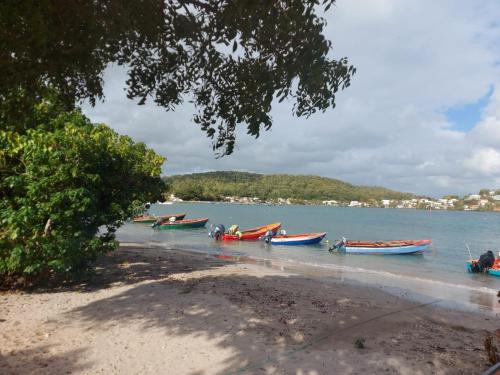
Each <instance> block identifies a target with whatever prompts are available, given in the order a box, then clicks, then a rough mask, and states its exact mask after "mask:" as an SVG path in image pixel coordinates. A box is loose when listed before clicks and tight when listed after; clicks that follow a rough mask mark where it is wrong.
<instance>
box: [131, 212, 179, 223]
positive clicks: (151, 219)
mask: <svg viewBox="0 0 500 375" xmlns="http://www.w3.org/2000/svg"><path fill="white" fill-rule="evenodd" d="M172 217H175V220H182V219H184V218H185V217H186V214H173V215H162V216H153V215H141V216H136V217H134V220H133V222H134V223H138V224H151V223H156V222H157V221H167V220H169V219H170V218H172Z"/></svg>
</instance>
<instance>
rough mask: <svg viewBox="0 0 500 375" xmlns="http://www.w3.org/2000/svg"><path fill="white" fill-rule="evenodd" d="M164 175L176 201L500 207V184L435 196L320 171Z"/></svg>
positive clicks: (168, 194) (169, 197)
mask: <svg viewBox="0 0 500 375" xmlns="http://www.w3.org/2000/svg"><path fill="white" fill-rule="evenodd" d="M163 180H164V182H165V184H166V185H167V190H166V192H165V197H167V200H168V201H172V202H185V201H187V202H218V203H237V204H263V205H324V206H334V207H374V208H408V209H422V210H453V211H483V212H484V211H500V189H496V190H492V189H481V190H480V191H479V192H478V193H477V194H468V195H465V196H462V197H459V196H457V195H446V196H444V197H442V198H440V199H434V198H431V197H424V196H418V195H415V194H412V193H403V192H397V191H394V190H390V189H386V188H383V187H377V186H356V185H352V184H349V183H346V182H343V181H340V180H336V179H331V178H326V177H319V176H300V175H297V176H295V175H286V174H283V175H262V174H257V173H247V172H234V171H219V172H206V173H194V174H186V175H177V176H170V177H164V178H163Z"/></svg>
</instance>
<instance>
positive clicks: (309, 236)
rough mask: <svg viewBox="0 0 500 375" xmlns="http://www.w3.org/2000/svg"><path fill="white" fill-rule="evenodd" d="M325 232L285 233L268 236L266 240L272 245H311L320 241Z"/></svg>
mask: <svg viewBox="0 0 500 375" xmlns="http://www.w3.org/2000/svg"><path fill="white" fill-rule="evenodd" d="M325 236H326V232H322V233H302V234H285V235H278V236H273V237H270V238H269V240H268V241H267V242H269V243H271V244H273V245H311V244H315V243H320V242H321V240H322V239H323V238H325Z"/></svg>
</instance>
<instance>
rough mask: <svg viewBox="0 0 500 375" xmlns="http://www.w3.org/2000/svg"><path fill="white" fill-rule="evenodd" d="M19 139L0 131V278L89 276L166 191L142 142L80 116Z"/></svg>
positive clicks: (45, 105)
mask: <svg viewBox="0 0 500 375" xmlns="http://www.w3.org/2000/svg"><path fill="white" fill-rule="evenodd" d="M52 104H53V103H51V102H50V101H42V102H41V103H39V104H38V105H37V106H36V109H35V110H33V111H32V112H31V113H34V114H36V116H35V117H34V119H32V120H33V122H34V123H35V122H36V121H35V119H36V118H40V119H44V122H43V123H40V124H39V125H38V126H34V127H33V128H32V129H29V130H27V131H25V132H24V133H18V132H14V131H0V225H1V230H0V276H2V280H3V281H4V282H9V281H11V280H14V279H18V278H19V277H20V276H21V277H22V278H23V279H24V280H25V282H26V283H31V282H34V281H37V280H39V279H41V278H48V277H52V276H64V275H75V273H78V272H80V271H86V270H88V269H89V267H90V266H91V264H92V261H93V260H95V258H96V256H97V255H98V254H100V253H103V252H106V251H108V250H111V249H113V248H114V247H115V246H116V241H115V239H114V238H115V236H114V234H115V231H116V229H117V228H118V226H119V225H121V224H122V222H123V221H124V220H126V219H127V218H129V217H130V216H131V215H133V213H134V212H135V211H136V210H137V209H139V208H140V207H141V205H142V203H143V202H144V201H149V200H156V199H157V198H159V197H160V196H161V193H162V192H163V191H164V184H163V182H162V181H161V179H160V177H159V174H160V171H161V165H162V164H163V162H164V158H162V157H160V156H158V155H156V154H155V153H154V152H153V151H152V150H150V149H148V148H146V147H145V145H144V144H142V143H134V142H133V141H132V140H131V139H130V138H129V137H126V136H120V135H118V134H117V133H115V132H114V131H113V130H111V129H110V128H108V127H107V126H105V125H93V124H91V123H90V121H89V120H88V119H87V118H86V117H85V116H83V115H82V114H81V113H80V112H79V111H78V110H75V111H72V112H61V113H59V114H57V115H56V114H55V113H56V110H55V109H54V107H53V105H52Z"/></svg>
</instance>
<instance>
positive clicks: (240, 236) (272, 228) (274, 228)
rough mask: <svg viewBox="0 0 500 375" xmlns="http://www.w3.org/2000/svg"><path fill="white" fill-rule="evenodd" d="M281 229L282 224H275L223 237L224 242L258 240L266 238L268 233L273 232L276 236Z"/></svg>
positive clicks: (226, 234)
mask: <svg viewBox="0 0 500 375" xmlns="http://www.w3.org/2000/svg"><path fill="white" fill-rule="evenodd" d="M280 227H281V223H273V224H268V225H263V226H262V227H257V228H252V229H247V230H244V231H239V230H238V231H235V232H234V233H227V232H226V233H224V234H223V235H222V236H221V238H220V239H221V240H223V241H248V240H258V239H260V237H262V236H264V235H265V234H266V233H268V232H271V233H272V235H273V236H274V235H276V233H278V230H279V229H280Z"/></svg>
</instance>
